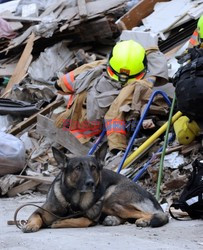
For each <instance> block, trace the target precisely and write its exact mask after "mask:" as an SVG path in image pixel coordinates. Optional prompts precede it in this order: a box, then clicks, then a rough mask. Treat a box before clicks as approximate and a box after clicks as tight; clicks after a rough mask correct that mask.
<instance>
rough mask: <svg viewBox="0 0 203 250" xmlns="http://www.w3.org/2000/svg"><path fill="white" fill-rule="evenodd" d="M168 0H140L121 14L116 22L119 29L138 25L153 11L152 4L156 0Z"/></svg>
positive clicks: (158, 0) (166, 0)
mask: <svg viewBox="0 0 203 250" xmlns="http://www.w3.org/2000/svg"><path fill="white" fill-rule="evenodd" d="M168 1H169V0H142V1H140V2H138V3H137V4H136V5H135V6H134V7H133V8H131V9H130V10H129V11H128V12H127V13H126V14H125V15H123V16H122V17H121V18H120V19H119V20H118V21H117V22H116V24H117V25H118V27H119V29H121V30H123V29H126V30H131V29H132V28H133V27H136V26H139V25H140V24H141V21H142V19H143V18H144V17H146V16H148V15H150V14H151V13H152V12H153V8H154V5H155V4H156V3H157V2H168Z"/></svg>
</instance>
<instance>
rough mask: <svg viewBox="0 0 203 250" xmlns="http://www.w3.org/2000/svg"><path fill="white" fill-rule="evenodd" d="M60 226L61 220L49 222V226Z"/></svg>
mask: <svg viewBox="0 0 203 250" xmlns="http://www.w3.org/2000/svg"><path fill="white" fill-rule="evenodd" d="M59 227H61V220H56V221H54V222H53V223H52V224H51V228H59Z"/></svg>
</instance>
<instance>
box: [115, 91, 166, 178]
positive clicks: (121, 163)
mask: <svg viewBox="0 0 203 250" xmlns="http://www.w3.org/2000/svg"><path fill="white" fill-rule="evenodd" d="M158 94H160V95H162V96H163V98H164V99H165V101H166V103H167V104H168V105H169V106H170V105H171V101H170V100H169V98H168V96H167V95H166V93H165V92H163V91H161V90H157V91H154V92H153V93H152V95H151V96H150V99H149V101H148V103H147V106H146V108H145V110H144V112H143V115H142V116H141V118H140V120H139V122H138V124H137V126H136V129H135V131H134V133H133V135H132V137H131V138H130V141H129V143H128V146H127V148H126V151H125V153H124V156H123V158H122V160H121V162H120V164H119V167H118V170H117V172H118V173H120V171H121V169H122V167H123V164H124V162H125V160H126V158H127V156H128V153H129V152H130V150H131V148H132V146H133V143H134V140H135V138H136V137H137V134H138V132H139V131H140V127H141V126H142V123H143V120H144V119H145V116H146V115H147V112H148V110H149V108H150V105H151V103H152V102H153V100H154V97H155V96H156V95H158Z"/></svg>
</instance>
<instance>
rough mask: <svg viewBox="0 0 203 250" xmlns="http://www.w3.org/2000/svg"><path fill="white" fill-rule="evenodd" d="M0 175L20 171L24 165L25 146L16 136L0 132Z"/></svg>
mask: <svg viewBox="0 0 203 250" xmlns="http://www.w3.org/2000/svg"><path fill="white" fill-rule="evenodd" d="M0 138H1V140H0V176H2V175H5V174H14V173H18V172H19V171H21V170H22V169H23V167H24V165H25V147H24V144H23V142H22V141H21V140H20V139H18V138H17V137H15V136H13V135H10V134H6V133H4V132H0Z"/></svg>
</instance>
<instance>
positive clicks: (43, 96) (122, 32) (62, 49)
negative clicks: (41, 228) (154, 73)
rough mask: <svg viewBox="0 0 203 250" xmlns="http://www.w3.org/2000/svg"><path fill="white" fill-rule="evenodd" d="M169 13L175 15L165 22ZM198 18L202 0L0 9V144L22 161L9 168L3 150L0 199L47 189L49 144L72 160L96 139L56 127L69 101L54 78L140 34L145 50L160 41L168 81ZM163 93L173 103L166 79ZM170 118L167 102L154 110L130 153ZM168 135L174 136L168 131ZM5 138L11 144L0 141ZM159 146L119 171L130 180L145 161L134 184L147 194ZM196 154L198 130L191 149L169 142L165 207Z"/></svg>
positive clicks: (52, 169) (52, 165) (103, 0)
mask: <svg viewBox="0 0 203 250" xmlns="http://www.w3.org/2000/svg"><path fill="white" fill-rule="evenodd" d="M30 2H32V3H30ZM169 9H170V12H171V13H173V15H171V16H170V18H169V19H166V18H165V16H166V11H169ZM138 13H139V15H138ZM202 13H203V3H202V1H190V0H184V1H178V0H173V1H147V0H142V1H125V0H113V1H107V0H97V1H93V0H92V1H84V0H78V1H76V0H75V1H72V0H70V1H69V0H60V1H49V0H43V1H42V0H40V1H38V0H35V1H28V0H21V1H19V0H15V1H8V2H6V3H3V4H0V95H1V98H0V137H1V140H0V146H1V147H2V148H4V149H5V152H4V154H5V155H6V154H8V155H10V154H11V155H12V156H13V157H15V153H16V152H15V151H16V150H17V151H18V152H17V153H18V156H19V157H20V156H22V158H21V161H23V162H21V163H22V164H20V160H17V158H16V161H14V162H15V164H16V168H15V164H14V163H13V165H12V167H8V165H7V164H8V163H6V159H5V158H3V157H2V155H1V150H0V176H1V177H0V196H9V197H12V196H16V195H21V194H25V193H26V192H32V191H39V192H46V191H47V189H48V187H49V186H50V184H51V182H52V181H53V179H54V177H55V176H56V175H57V173H58V172H59V169H58V167H57V165H56V162H55V160H54V159H53V154H52V150H51V147H52V146H55V147H57V148H59V149H61V150H62V151H63V152H65V153H66V154H67V155H70V156H71V155H75V154H76V155H79V154H82V155H85V154H87V153H88V152H89V150H90V149H91V148H92V147H93V146H94V143H95V141H96V140H97V137H93V138H92V139H91V140H90V142H88V143H86V144H81V143H80V142H79V141H78V140H77V139H76V138H75V137H74V136H73V135H72V134H70V133H68V131H66V130H64V129H59V128H57V127H56V126H55V124H54V121H55V119H56V118H57V116H58V115H59V114H61V113H62V112H63V111H64V110H66V106H67V102H68V99H67V96H65V95H63V94H62V93H61V92H60V91H58V90H57V89H56V88H55V83H56V81H57V79H59V78H60V77H61V76H62V75H63V74H64V73H67V72H70V71H71V70H74V69H77V68H78V67H79V66H81V65H84V64H89V63H92V62H95V61H97V60H106V59H107V56H108V54H109V52H110V50H111V47H112V45H114V44H115V43H116V41H118V40H128V39H134V40H139V39H140V37H142V40H143V38H144V41H145V42H146V46H147V42H148V41H149V39H148V38H149V37H150V39H151V43H154V44H155V45H156V44H158V45H159V48H160V50H161V51H162V52H164V53H165V55H166V57H167V60H168V66H169V77H170V79H171V78H172V77H173V75H174V73H175V72H176V71H177V69H178V68H179V66H180V65H179V64H178V63H177V60H176V56H177V55H178V54H180V53H181V51H183V50H184V48H185V46H186V44H187V43H188V40H189V38H190V36H191V35H192V33H193V31H194V30H195V27H196V24H197V19H198V18H199V16H200V15H201V14H202ZM163 20H164V21H163ZM177 37H178V39H176V38H177ZM160 89H161V90H163V91H165V92H166V94H167V95H168V97H169V99H170V100H172V99H173V96H174V87H173V85H172V84H171V83H170V82H169V83H168V84H166V85H164V86H162V87H160ZM175 111H177V110H175ZM174 113H175V112H174ZM168 115H169V107H168V106H167V105H165V104H164V105H163V107H162V109H160V108H159V107H157V106H156V105H155V106H154V108H153V107H152V109H151V110H150V113H149V114H148V115H147V118H146V119H145V120H144V122H143V126H142V128H141V131H140V132H139V134H138V137H137V138H136V140H135V142H134V144H133V149H132V151H136V150H137V149H138V148H139V147H140V146H141V145H142V144H143V142H144V141H146V140H147V139H148V138H150V136H151V135H153V134H154V133H155V131H157V130H158V129H159V128H160V127H161V126H162V125H163V124H164V123H165V122H167V120H168ZM136 122H137V121H136ZM136 122H135V124H134V125H135V127H136ZM132 132H133V131H132V130H130V133H129V134H128V138H129V139H130V137H131V136H132ZM170 133H171V134H174V131H173V127H171V130H170ZM6 135H10V136H12V137H13V139H12V138H10V140H11V141H6V139H5V140H4V138H6V137H5V136H6ZM16 140H17V141H18V143H20V142H21V143H23V145H24V151H23V150H22V151H21V152H19V151H20V148H19V146H15V141H16ZM163 141H164V134H163V133H162V134H161V135H160V136H159V137H158V138H157V139H156V140H154V141H153V143H152V144H151V145H150V147H147V148H146V149H145V150H144V151H143V152H142V153H141V154H140V155H139V156H138V157H136V158H135V159H134V161H133V162H132V164H130V166H127V167H125V168H123V169H122V170H121V173H122V174H124V175H126V176H127V177H129V178H131V179H133V178H135V177H136V175H137V174H138V173H139V171H140V169H142V168H143V166H146V164H147V167H146V170H145V171H144V173H143V174H142V175H141V176H139V178H138V180H137V181H138V182H139V183H140V184H141V185H143V186H144V187H145V188H146V189H148V190H149V191H151V192H152V193H155V190H156V185H157V178H158V171H159V164H160V157H161V152H160V151H157V150H158V149H159V148H160V147H161V146H163ZM16 143H17V142H16ZM1 144H2V145H1ZM101 146H102V147H103V146H104V148H105V147H107V146H106V143H105V138H104V139H103V141H102V143H100V144H99V146H98V147H101ZM6 150H7V151H6ZM105 150H106V149H105ZM156 152H157V153H156ZM201 153H202V136H201V133H200V135H199V136H198V137H197V138H196V139H195V140H194V141H193V142H192V143H190V144H189V145H181V144H179V143H178V142H177V140H176V139H173V140H172V141H171V142H170V143H169V144H168V146H167V153H166V156H165V159H164V178H163V181H162V185H161V198H162V199H164V200H166V201H167V202H168V203H170V202H171V201H172V200H173V199H175V198H177V197H178V196H179V193H180V192H181V190H182V189H183V187H184V185H185V184H186V183H187V180H188V176H189V174H190V173H191V171H192V167H191V163H192V161H193V160H194V159H195V158H197V157H202V154H201ZM122 156H123V155H120V156H119V157H118V158H115V159H111V161H110V162H109V163H108V164H106V166H105V167H107V168H110V169H113V170H115V171H116V170H117V169H118V166H119V163H120V160H121V159H122Z"/></svg>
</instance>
